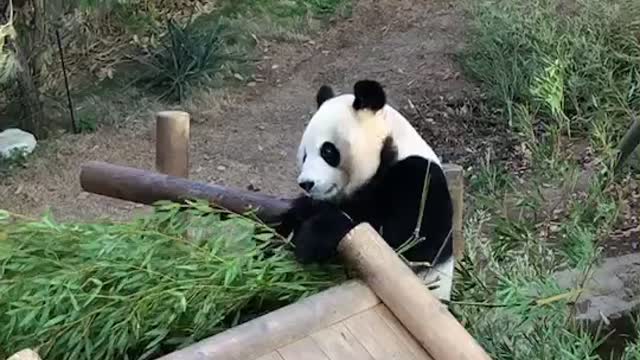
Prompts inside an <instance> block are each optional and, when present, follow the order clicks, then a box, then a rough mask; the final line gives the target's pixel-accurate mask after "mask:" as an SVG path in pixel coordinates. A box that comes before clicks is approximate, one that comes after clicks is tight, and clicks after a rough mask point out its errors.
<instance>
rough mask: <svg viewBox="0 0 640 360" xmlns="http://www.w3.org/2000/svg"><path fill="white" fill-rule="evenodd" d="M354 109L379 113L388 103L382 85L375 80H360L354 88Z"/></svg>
mask: <svg viewBox="0 0 640 360" xmlns="http://www.w3.org/2000/svg"><path fill="white" fill-rule="evenodd" d="M353 95H354V96H355V100H353V108H354V109H355V110H364V109H369V110H373V111H378V110H380V109H382V108H383V107H384V105H385V104H386V103H387V96H386V95H385V93H384V89H383V88H382V85H380V83H378V82H377V81H373V80H360V81H358V82H357V83H356V84H355V85H354V86H353Z"/></svg>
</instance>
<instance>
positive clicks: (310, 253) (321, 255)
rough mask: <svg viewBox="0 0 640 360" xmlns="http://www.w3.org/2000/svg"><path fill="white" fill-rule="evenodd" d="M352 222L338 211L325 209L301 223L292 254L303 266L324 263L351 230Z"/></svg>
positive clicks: (334, 253)
mask: <svg viewBox="0 0 640 360" xmlns="http://www.w3.org/2000/svg"><path fill="white" fill-rule="evenodd" d="M353 226H354V224H353V221H351V219H350V218H349V217H348V216H347V215H346V214H345V213H343V212H342V211H340V210H339V209H337V208H335V209H325V211H322V212H319V213H317V214H316V215H313V216H312V217H311V218H309V219H308V220H307V221H305V222H303V223H302V225H301V226H300V228H298V230H297V231H296V233H295V235H294V237H293V240H292V242H293V244H294V246H295V249H294V253H295V256H296V258H297V260H298V261H299V262H301V263H303V264H309V263H321V262H326V261H328V260H330V259H331V258H333V257H334V256H335V255H336V253H337V248H338V244H339V243H340V241H341V240H342V238H344V236H345V235H347V233H348V232H349V231H350V230H351V229H352V228H353Z"/></svg>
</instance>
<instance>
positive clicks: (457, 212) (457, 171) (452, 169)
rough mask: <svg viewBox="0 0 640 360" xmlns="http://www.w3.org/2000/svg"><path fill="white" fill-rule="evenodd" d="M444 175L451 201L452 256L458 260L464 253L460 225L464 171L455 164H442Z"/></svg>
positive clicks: (462, 220)
mask: <svg viewBox="0 0 640 360" xmlns="http://www.w3.org/2000/svg"><path fill="white" fill-rule="evenodd" d="M443 167H444V169H443V170H444V174H445V176H446V177H447V183H448V185H449V193H451V199H452V200H453V232H452V238H453V239H452V240H453V256H454V257H455V258H456V259H460V257H462V254H463V253H464V233H463V232H462V225H463V222H464V218H463V211H464V171H463V169H462V166H460V165H455V164H444V165H443Z"/></svg>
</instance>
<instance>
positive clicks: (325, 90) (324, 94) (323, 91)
mask: <svg viewBox="0 0 640 360" xmlns="http://www.w3.org/2000/svg"><path fill="white" fill-rule="evenodd" d="M334 96H335V94H334V92H333V89H332V88H331V87H330V86H328V85H322V86H321V87H320V89H319V90H318V93H317V94H316V104H317V105H318V107H320V105H322V104H323V103H324V102H325V101H327V100H329V99H331V98H332V97H334Z"/></svg>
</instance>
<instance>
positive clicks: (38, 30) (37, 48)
mask: <svg viewBox="0 0 640 360" xmlns="http://www.w3.org/2000/svg"><path fill="white" fill-rule="evenodd" d="M32 1H33V10H34V11H33V28H32V30H31V34H30V38H31V39H30V41H31V44H30V52H31V54H32V55H31V56H32V57H31V59H29V60H30V61H29V63H30V64H31V69H32V70H33V75H34V76H35V78H34V80H35V81H36V82H37V81H38V78H39V77H40V75H43V73H44V72H45V70H46V69H45V68H44V67H45V65H46V57H47V55H48V54H47V51H48V49H49V46H48V44H49V39H48V37H47V34H48V29H47V21H46V18H47V14H46V9H45V6H44V0H32Z"/></svg>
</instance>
